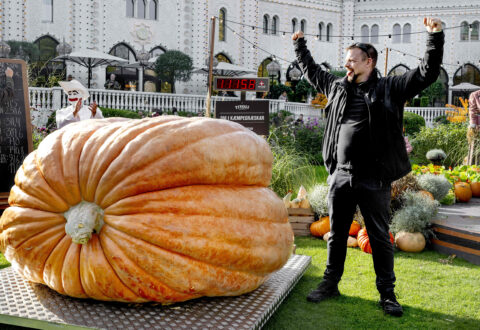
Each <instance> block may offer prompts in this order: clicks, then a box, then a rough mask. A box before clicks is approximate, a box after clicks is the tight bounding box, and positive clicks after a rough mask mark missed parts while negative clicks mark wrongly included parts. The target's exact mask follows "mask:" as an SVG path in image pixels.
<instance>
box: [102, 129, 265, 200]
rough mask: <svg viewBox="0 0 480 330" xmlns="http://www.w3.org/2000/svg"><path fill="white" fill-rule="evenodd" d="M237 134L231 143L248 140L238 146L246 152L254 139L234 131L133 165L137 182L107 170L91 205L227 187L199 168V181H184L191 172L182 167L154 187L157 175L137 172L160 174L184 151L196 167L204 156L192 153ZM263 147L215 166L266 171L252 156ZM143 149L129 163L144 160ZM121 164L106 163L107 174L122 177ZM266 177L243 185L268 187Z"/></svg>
mask: <svg viewBox="0 0 480 330" xmlns="http://www.w3.org/2000/svg"><path fill="white" fill-rule="evenodd" d="M152 129H153V128H152ZM147 132H148V130H147V131H146V132H144V133H143V134H146V133H147ZM237 134H242V136H241V137H242V138H243V139H239V138H238V137H237V138H236V139H235V141H243V140H248V141H249V142H252V143H250V144H249V143H247V142H243V144H241V145H240V147H241V148H244V149H245V150H246V151H248V150H249V148H247V147H246V146H247V145H249V146H251V145H252V144H253V142H254V140H255V139H256V138H257V137H254V136H251V135H250V134H249V133H247V132H245V131H241V130H238V131H233V132H226V133H221V134H217V135H213V134H212V135H208V136H201V137H200V138H198V139H195V140H194V141H193V140H191V139H189V140H188V141H185V142H184V143H178V146H176V147H175V148H171V149H169V150H164V151H163V152H157V154H156V155H155V157H152V158H151V159H147V160H145V161H144V162H143V163H142V164H140V165H139V164H138V163H137V164H136V165H135V166H134V167H131V168H129V170H130V172H132V175H133V174H136V175H137V176H138V178H133V179H132V178H131V175H120V174H119V173H118V171H117V172H115V173H114V174H112V173H108V170H107V171H105V173H104V174H103V175H102V179H101V180H100V181H99V183H98V186H97V191H96V194H95V201H96V203H97V204H98V205H101V206H102V207H103V208H106V207H108V206H110V205H111V204H113V203H115V202H116V201H118V200H119V199H123V198H125V197H129V196H132V195H136V194H139V193H143V192H149V191H158V190H162V189H165V188H172V187H179V186H186V185H197V184H218V183H220V184H228V183H232V182H230V181H229V180H228V177H227V178H223V179H222V181H221V182H219V179H220V177H217V176H208V175H207V174H206V173H202V172H201V171H202V169H201V167H196V168H195V169H194V170H195V171H196V172H200V173H201V174H202V175H201V178H200V179H198V178H195V176H192V175H189V176H187V177H185V173H189V172H190V174H191V170H192V169H189V168H188V166H187V168H185V166H184V167H180V168H178V169H177V170H176V171H174V172H172V173H169V175H170V178H167V179H166V180H162V181H161V182H156V184H152V182H151V177H152V176H154V175H157V174H150V175H142V173H141V171H146V170H147V169H151V170H152V171H157V172H160V173H161V168H162V167H163V168H169V167H170V166H169V164H172V163H175V162H176V161H178V160H177V159H176V158H177V157H179V153H182V152H183V151H185V150H186V151H192V152H191V153H192V154H193V155H195V159H196V162H197V163H200V158H201V157H202V156H203V157H205V156H208V154H206V153H202V152H197V151H196V150H198V149H201V148H200V147H202V148H206V147H207V146H206V145H208V143H207V142H210V143H213V142H211V141H213V139H215V140H220V141H223V140H225V139H226V136H229V135H237ZM170 135H171V133H170V134H169V133H168V132H165V133H164V134H162V136H170ZM137 138H138V137H137ZM155 138H156V139H155V140H156V141H157V143H158V144H160V142H162V143H164V142H165V141H161V139H160V138H159V137H158V136H157V137H155ZM134 142H135V143H137V142H138V141H134V140H132V141H130V142H129V143H128V144H127V145H126V147H128V146H129V145H131V144H133V143H134ZM149 142H152V140H149ZM222 145H223V144H222ZM264 147H265V146H264V145H263V144H261V143H258V142H257V143H255V146H252V147H251V148H250V149H252V148H254V149H255V151H250V152H251V153H252V157H250V158H251V159H247V158H245V157H239V156H237V155H234V156H232V157H231V158H230V159H222V157H221V156H219V157H218V159H217V160H216V162H217V163H218V165H222V166H223V167H224V168H226V169H230V170H231V167H233V166H232V165H235V164H236V165H237V166H236V167H239V165H238V164H242V165H245V171H247V170H251V169H252V168H254V167H261V168H265V167H270V166H271V162H270V161H266V160H263V158H265V157H260V160H261V161H259V158H258V157H254V156H253V154H254V153H258V152H261V151H263V150H262V149H263V148H264ZM131 148H134V146H131ZM145 148H147V147H146V146H144V147H143V148H141V149H138V148H137V149H136V150H135V152H134V153H133V154H132V155H129V156H130V158H131V159H132V158H133V159H142V158H143V159H144V158H145V157H141V156H142V155H143V156H145V155H147V154H148V153H147V152H145V150H146V149H145ZM148 148H152V146H151V145H150V146H149V147H148ZM225 148H226V147H225ZM124 150H125V149H124ZM202 151H203V150H202ZM257 156H258V155H257ZM125 157H126V156H125ZM172 158H173V159H172ZM252 158H254V159H255V162H252ZM121 161H122V159H121V158H119V157H117V158H116V159H115V160H114V161H112V162H111V163H110V166H109V169H111V171H112V172H113V171H114V170H115V168H118V170H119V171H120V172H121V174H124V173H123V172H124V171H127V169H124V168H125V167H124V166H119V165H118V164H117V162H121ZM224 161H228V163H225V162H224ZM194 164H195V163H194ZM260 165H262V166H260ZM266 165H268V166H266ZM112 166H113V167H112ZM237 171H238V169H237ZM221 174H224V175H225V176H227V173H226V172H225V173H223V172H222V173H221ZM172 176H178V177H179V178H177V179H172ZM266 176H267V174H266V173H262V171H260V172H259V173H256V175H255V176H254V177H253V180H254V181H255V183H254V184H247V185H259V186H260V184H261V183H263V184H262V186H265V187H266V186H267V185H268V183H266V182H265V179H266ZM245 177H247V175H245ZM248 177H249V178H251V177H250V176H248ZM270 177H271V173H270V174H269V175H268V181H270ZM133 180H136V181H135V182H136V184H135V186H136V190H135V191H130V190H132V188H131V187H130V186H131V184H132V181H133ZM139 180H140V181H139ZM241 180H242V181H245V178H241ZM259 183H260V184H259ZM99 187H100V192H99V189H98V188H99ZM102 195H103V196H102ZM112 196H113V197H112ZM112 199H114V201H111V200H112Z"/></svg>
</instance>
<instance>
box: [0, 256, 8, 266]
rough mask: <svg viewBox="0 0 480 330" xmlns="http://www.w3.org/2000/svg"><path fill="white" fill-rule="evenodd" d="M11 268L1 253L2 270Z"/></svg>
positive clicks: (0, 263)
mask: <svg viewBox="0 0 480 330" xmlns="http://www.w3.org/2000/svg"><path fill="white" fill-rule="evenodd" d="M8 266H10V263H9V262H8V261H7V259H5V257H4V256H3V254H1V253H0V269H2V268H5V267H8Z"/></svg>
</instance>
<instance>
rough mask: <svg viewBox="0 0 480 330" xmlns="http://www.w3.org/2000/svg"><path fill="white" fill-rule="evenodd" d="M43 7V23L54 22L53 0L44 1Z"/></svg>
mask: <svg viewBox="0 0 480 330" xmlns="http://www.w3.org/2000/svg"><path fill="white" fill-rule="evenodd" d="M42 7H43V8H42V9H43V17H42V22H53V0H43V1H42Z"/></svg>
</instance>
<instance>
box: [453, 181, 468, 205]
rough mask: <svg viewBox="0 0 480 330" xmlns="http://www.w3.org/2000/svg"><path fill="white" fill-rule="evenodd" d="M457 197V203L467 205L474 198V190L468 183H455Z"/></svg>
mask: <svg viewBox="0 0 480 330" xmlns="http://www.w3.org/2000/svg"><path fill="white" fill-rule="evenodd" d="M455 197H456V198H457V201H459V202H462V203H466V202H468V201H469V200H470V199H471V198H472V189H471V188H470V185H469V184H468V183H466V182H457V183H455Z"/></svg>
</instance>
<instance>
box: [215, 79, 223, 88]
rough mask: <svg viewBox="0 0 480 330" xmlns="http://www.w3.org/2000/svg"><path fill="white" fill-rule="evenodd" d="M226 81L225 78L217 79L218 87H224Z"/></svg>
mask: <svg viewBox="0 0 480 330" xmlns="http://www.w3.org/2000/svg"><path fill="white" fill-rule="evenodd" d="M224 83H225V80H224V79H218V80H217V88H218V89H222V88H223V84H224Z"/></svg>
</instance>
